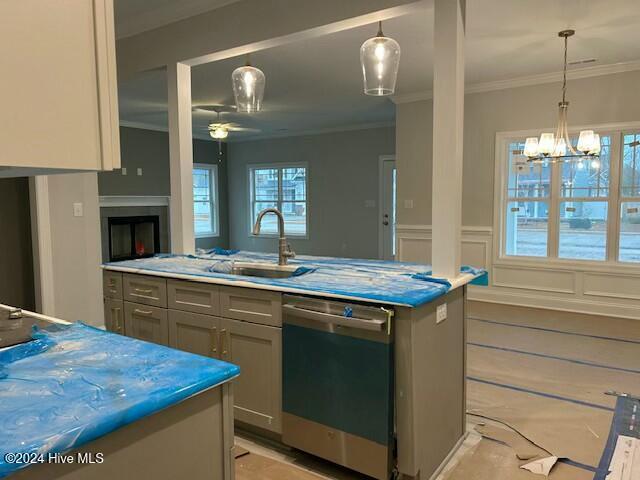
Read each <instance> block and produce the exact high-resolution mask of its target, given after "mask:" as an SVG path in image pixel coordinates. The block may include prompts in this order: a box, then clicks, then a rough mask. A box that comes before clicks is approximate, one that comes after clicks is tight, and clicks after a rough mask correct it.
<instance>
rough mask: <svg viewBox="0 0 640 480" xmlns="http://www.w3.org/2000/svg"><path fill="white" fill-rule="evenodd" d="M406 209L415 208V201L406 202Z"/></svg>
mask: <svg viewBox="0 0 640 480" xmlns="http://www.w3.org/2000/svg"><path fill="white" fill-rule="evenodd" d="M404 208H413V200H405V201H404Z"/></svg>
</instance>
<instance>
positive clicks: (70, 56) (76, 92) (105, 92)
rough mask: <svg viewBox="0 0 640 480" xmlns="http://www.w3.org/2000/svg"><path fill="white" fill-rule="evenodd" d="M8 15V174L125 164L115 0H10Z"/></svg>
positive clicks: (3, 58)
mask: <svg viewBox="0 0 640 480" xmlns="http://www.w3.org/2000/svg"><path fill="white" fill-rule="evenodd" d="M0 18H1V19H2V28H0V65H2V69H1V73H0V177H8V176H25V175H35V174H49V173H62V172H70V171H91V170H93V171H100V170H112V169H114V168H120V138H119V132H118V97H117V78H116V57H115V35H114V26H113V0H55V1H42V0H2V1H0Z"/></svg>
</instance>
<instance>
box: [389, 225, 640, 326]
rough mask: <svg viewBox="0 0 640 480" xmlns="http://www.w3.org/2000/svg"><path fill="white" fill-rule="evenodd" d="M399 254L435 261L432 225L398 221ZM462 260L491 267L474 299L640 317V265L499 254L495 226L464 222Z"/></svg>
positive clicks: (473, 293) (475, 289) (472, 293)
mask: <svg viewBox="0 0 640 480" xmlns="http://www.w3.org/2000/svg"><path fill="white" fill-rule="evenodd" d="M396 233H397V235H396V237H397V252H398V257H397V258H398V260H399V261H406V262H419V263H431V238H432V235H431V226H430V225H398V226H397V231H396ZM461 240H462V241H461V243H462V244H461V254H462V263H463V264H465V265H472V266H474V267H483V268H485V269H486V270H487V271H488V272H489V286H488V287H481V286H473V285H472V286H470V287H469V298H470V299H471V300H476V301H482V302H491V303H503V304H508V305H521V306H528V307H536V308H547V309H552V310H562V311H570V312H580V313H588V314H598V315H608V316H617V317H624V318H632V319H637V320H640V267H639V268H638V269H629V268H620V267H619V266H616V265H613V266H612V265H608V264H605V263H594V264H593V265H591V264H588V263H585V262H581V263H580V262H578V263H575V264H573V263H568V262H566V261H563V262H553V261H545V260H540V261H538V260H534V259H531V260H524V261H523V260H516V259H513V260H512V259H504V258H502V259H498V258H497V255H495V252H494V251H493V245H494V242H493V229H492V228H491V227H476V226H463V227H462V239H461Z"/></svg>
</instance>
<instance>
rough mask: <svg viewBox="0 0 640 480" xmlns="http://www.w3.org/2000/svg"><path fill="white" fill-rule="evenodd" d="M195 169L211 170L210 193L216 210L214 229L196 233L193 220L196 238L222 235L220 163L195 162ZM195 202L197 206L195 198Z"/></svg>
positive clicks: (214, 210)
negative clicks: (219, 191)
mask: <svg viewBox="0 0 640 480" xmlns="http://www.w3.org/2000/svg"><path fill="white" fill-rule="evenodd" d="M193 170H209V172H211V173H210V174H209V179H210V181H209V193H210V198H211V201H210V203H212V204H213V209H212V210H213V212H214V222H213V223H214V225H213V228H214V230H213V231H210V232H204V233H196V231H195V219H194V222H193V234H194V237H195V238H218V237H219V236H220V203H219V195H218V189H219V187H220V183H219V182H218V165H214V164H210V163H194V164H193ZM192 176H193V174H192ZM193 204H194V207H195V198H194V200H193Z"/></svg>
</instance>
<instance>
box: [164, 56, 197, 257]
mask: <svg viewBox="0 0 640 480" xmlns="http://www.w3.org/2000/svg"><path fill="white" fill-rule="evenodd" d="M167 88H168V105H169V164H170V168H169V171H170V177H171V203H170V212H169V213H170V217H171V221H170V224H171V251H172V252H173V253H185V254H187V253H193V252H194V251H195V237H194V233H193V143H192V142H193V135H192V129H191V67H190V66H189V65H185V64H183V63H176V64H172V65H169V66H167Z"/></svg>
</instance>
